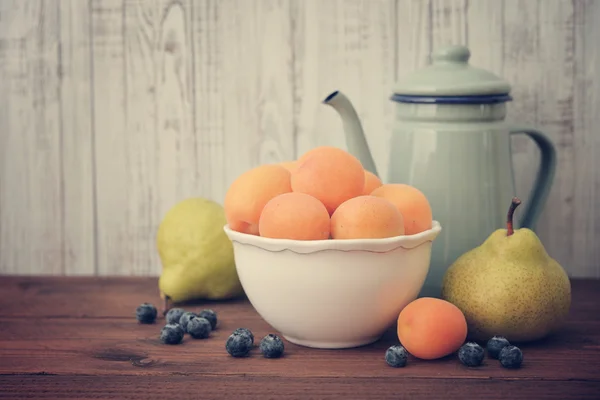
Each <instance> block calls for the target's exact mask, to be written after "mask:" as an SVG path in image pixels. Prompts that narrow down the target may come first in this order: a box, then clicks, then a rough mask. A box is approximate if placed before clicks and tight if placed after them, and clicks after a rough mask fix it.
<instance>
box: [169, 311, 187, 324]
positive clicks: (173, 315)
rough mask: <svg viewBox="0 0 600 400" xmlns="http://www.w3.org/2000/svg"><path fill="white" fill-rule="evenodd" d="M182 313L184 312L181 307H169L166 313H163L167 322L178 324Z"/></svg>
mask: <svg viewBox="0 0 600 400" xmlns="http://www.w3.org/2000/svg"><path fill="white" fill-rule="evenodd" d="M183 313H185V310H184V309H183V308H171V309H170V310H169V311H167V315H165V319H166V320H167V324H178V323H179V320H180V319H181V316H182V315H183Z"/></svg>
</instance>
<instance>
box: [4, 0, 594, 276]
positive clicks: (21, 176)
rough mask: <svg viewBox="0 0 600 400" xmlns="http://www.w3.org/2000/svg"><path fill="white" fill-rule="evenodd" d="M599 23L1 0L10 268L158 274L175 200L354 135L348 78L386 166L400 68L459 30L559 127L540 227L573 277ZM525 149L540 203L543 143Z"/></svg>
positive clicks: (222, 188)
mask: <svg viewBox="0 0 600 400" xmlns="http://www.w3.org/2000/svg"><path fill="white" fill-rule="evenodd" d="M599 26H600V2H598V1H594V0H578V1H571V0H531V1H529V0H526V1H524V0H477V1H466V0H435V1H433V0H423V1H419V0H346V1H341V0H331V1H327V2H322V1H317V0H306V1H298V0H247V1H244V0H222V1H221V0H206V1H192V0H180V1H170V0H157V1H153V2H147V1H140V0H97V1H93V2H90V1H78V0H61V1H54V2H48V1H46V2H44V1H42V0H22V1H16V0H5V1H0V162H1V165H0V166H1V168H0V273H1V274H52V275H62V274H66V275H100V276H104V275H115V274H118V275H156V274H158V273H159V271H160V265H159V262H158V257H157V254H156V251H155V247H154V236H155V233H156V229H157V227H158V224H159V223H160V220H161V218H162V216H163V215H164V213H165V212H166V211H167V210H168V209H169V208H170V207H171V206H172V205H173V204H175V203H176V202H177V201H179V200H181V199H183V198H185V197H190V196H203V197H208V198H212V199H214V200H216V201H219V202H221V201H222V199H223V198H224V195H225V192H226V190H227V187H228V185H229V184H230V182H231V181H232V180H233V179H234V178H235V177H236V176H237V175H239V174H240V173H241V172H242V171H244V170H246V169H248V168H251V167H253V166H255V165H258V164H260V163H265V162H272V161H283V160H287V159H290V158H294V157H297V156H298V155H299V154H302V153H303V152H304V151H306V150H308V149H309V148H311V147H314V146H316V145H321V144H329V145H335V146H339V147H342V148H345V147H346V144H345V138H344V134H343V131H342V125H341V122H340V120H339V116H338V115H337V114H336V113H335V111H334V110H333V109H331V108H330V107H327V106H325V105H323V104H321V101H322V100H323V98H324V97H325V96H326V95H327V94H329V93H330V92H331V91H333V90H341V91H343V92H344V93H345V94H347V95H348V96H349V97H350V99H351V100H352V102H353V104H354V106H355V107H356V109H357V111H358V114H359V116H360V117H361V120H362V124H363V127H364V130H365V134H366V136H367V140H368V143H369V145H370V147H371V149H372V151H373V153H374V159H375V162H376V164H377V167H378V170H379V172H380V174H381V175H382V176H383V177H384V180H385V178H386V177H387V173H388V169H389V160H390V157H393V155H391V154H390V152H389V148H388V147H389V140H390V137H391V135H392V124H393V121H394V105H393V103H392V102H391V101H389V95H390V93H391V90H392V86H393V84H394V82H395V81H396V80H397V79H398V78H400V77H404V76H405V75H406V74H409V73H411V72H413V71H414V70H415V69H417V68H420V67H422V66H424V65H425V64H426V63H427V61H428V56H429V54H430V52H431V51H432V50H433V49H435V48H436V47H437V46H440V45H443V44H450V43H453V44H454V43H458V44H465V45H467V46H468V47H469V48H470V50H471V53H472V57H471V62H472V64H473V65H476V66H479V67H483V68H486V69H489V70H491V71H493V72H495V73H497V74H498V75H500V76H502V77H504V78H505V79H506V80H508V81H509V82H510V83H511V84H512V86H513V95H514V101H513V102H511V103H510V104H509V113H508V116H507V119H508V120H509V121H512V122H515V123H519V124H528V125H534V126H535V127H537V128H539V129H540V130H542V131H544V132H546V133H547V134H548V135H549V136H550V138H551V139H552V140H553V141H554V142H555V144H556V146H557V152H558V153H557V154H558V162H559V164H558V168H557V172H556V178H555V183H554V186H553V187H552V190H551V192H550V196H549V199H548V203H547V207H546V208H545V210H544V212H543V213H542V216H541V219H540V222H539V224H538V233H539V236H540V238H541V240H542V241H543V243H544V244H545V246H546V248H547V249H548V251H549V252H550V254H551V255H552V256H553V257H555V258H556V259H557V260H558V261H559V262H560V263H561V264H562V265H563V266H564V267H565V268H566V269H567V271H568V272H569V274H570V275H571V276H573V277H585V276H591V277H600V248H599V247H598V246H597V245H596V243H597V242H598V240H599V238H600V211H599V210H600V209H599V208H598V206H597V204H598V199H599V198H600V178H599V176H600V174H599V173H598V170H599V168H598V163H599V161H597V160H598V158H597V157H595V155H596V154H597V153H598V152H599V151H600V150H599V149H600V140H599V139H598V135H597V134H596V131H597V126H599V125H600V121H599V118H600V116H599V113H597V112H595V110H596V109H598V97H599V96H598V93H599V92H600V81H599V80H598V79H597V77H598V76H600V46H597V44H596V43H597V42H596V38H597V37H598V35H599V29H600V28H598V27H599ZM513 150H514V157H513V158H514V166H515V177H516V186H517V193H518V194H519V196H521V197H522V198H523V200H524V202H527V201H528V196H529V193H530V189H531V187H532V184H533V181H534V177H535V175H536V172H537V167H538V163H539V152H538V150H537V149H536V147H535V145H534V144H533V143H532V142H531V141H530V140H529V139H527V138H526V137H524V136H523V137H516V138H515V139H514V140H513ZM523 210H524V208H519V209H517V216H520V215H521V214H522V212H523Z"/></svg>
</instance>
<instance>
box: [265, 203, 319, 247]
mask: <svg viewBox="0 0 600 400" xmlns="http://www.w3.org/2000/svg"><path fill="white" fill-rule="evenodd" d="M258 231H259V235H260V236H262V237H268V238H272V239H292V240H325V239H329V234H330V218H329V212H328V211H327V208H325V205H323V203H321V202H320V201H319V200H318V199H316V198H314V197H313V196H311V195H308V194H305V193H294V192H291V193H284V194H281V195H279V196H276V197H274V198H272V199H271V200H269V202H268V203H267V204H266V205H265V207H264V208H263V211H262V213H261V216H260V220H259V223H258Z"/></svg>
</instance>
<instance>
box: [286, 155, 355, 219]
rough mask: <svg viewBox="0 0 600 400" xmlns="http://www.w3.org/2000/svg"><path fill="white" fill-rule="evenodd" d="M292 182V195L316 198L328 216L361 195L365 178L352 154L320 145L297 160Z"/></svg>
mask: <svg viewBox="0 0 600 400" xmlns="http://www.w3.org/2000/svg"><path fill="white" fill-rule="evenodd" d="M291 182H292V190H293V191H294V192H299V193H306V194H309V195H311V196H313V197H316V198H317V199H319V200H320V201H321V202H322V203H323V204H324V205H325V207H326V208H327V211H329V214H330V215H331V214H333V212H334V211H335V209H336V208H337V207H338V206H339V205H340V204H342V203H343V202H344V201H346V200H348V199H350V198H352V197H356V196H360V195H361V194H362V192H363V189H364V187H365V175H364V169H363V167H362V164H361V163H360V161H359V160H358V159H357V158H356V157H354V156H353V155H352V154H350V153H348V152H346V151H344V150H342V149H339V148H337V147H331V146H320V147H316V148H314V149H312V150H309V151H307V152H306V153H304V154H303V155H302V156H301V157H300V158H299V159H298V164H297V166H296V168H295V169H294V170H293V171H292V175H291Z"/></svg>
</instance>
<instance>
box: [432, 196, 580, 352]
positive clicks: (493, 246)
mask: <svg viewBox="0 0 600 400" xmlns="http://www.w3.org/2000/svg"><path fill="white" fill-rule="evenodd" d="M520 204H521V200H519V199H518V198H517V197H514V198H513V199H512V201H511V204H510V207H509V209H508V213H507V216H506V228H501V229H497V230H496V231H494V232H493V233H492V234H491V235H490V236H489V237H488V238H487V239H486V240H485V241H484V242H483V243H482V244H481V245H480V246H477V247H475V248H473V249H471V250H469V251H467V252H466V253H464V254H463V255H461V256H460V257H459V258H458V259H457V260H456V261H455V262H454V263H453V264H452V265H451V266H450V267H449V268H448V270H447V271H446V274H445V276H444V280H443V283H442V298H443V299H445V300H447V301H449V302H451V303H453V304H454V305H456V306H457V307H458V308H459V309H460V310H461V311H462V312H463V313H464V315H465V318H466V320H467V326H468V337H469V338H470V340H475V341H487V340H489V339H490V338H491V337H493V336H494V335H500V336H504V337H505V338H506V339H508V340H509V341H510V342H517V343H518V342H526V341H532V340H537V339H541V338H543V337H545V336H547V335H549V334H551V333H553V332H555V331H556V330H558V329H559V328H560V327H561V325H562V324H563V322H564V320H565V318H566V317H567V315H568V313H569V309H570V306H571V283H570V281H569V277H568V275H567V274H566V272H565V270H564V269H563V268H562V267H561V266H560V265H559V264H558V262H556V260H554V259H553V258H552V257H551V256H550V255H549V254H548V253H547V252H546V249H545V248H544V246H543V244H542V242H541V241H540V240H539V238H538V237H537V235H536V234H535V232H533V231H532V230H531V229H528V228H518V229H514V226H513V219H514V213H515V210H516V208H517V207H518V206H519V205H520Z"/></svg>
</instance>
